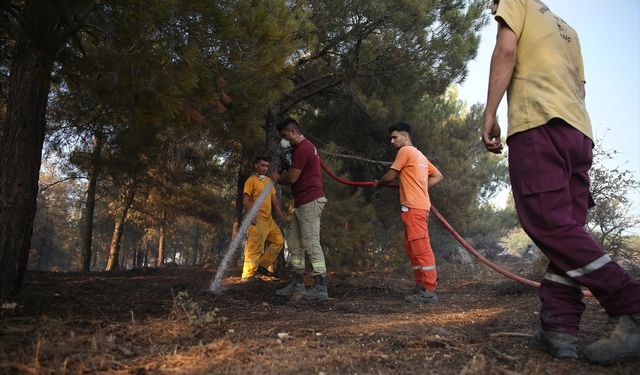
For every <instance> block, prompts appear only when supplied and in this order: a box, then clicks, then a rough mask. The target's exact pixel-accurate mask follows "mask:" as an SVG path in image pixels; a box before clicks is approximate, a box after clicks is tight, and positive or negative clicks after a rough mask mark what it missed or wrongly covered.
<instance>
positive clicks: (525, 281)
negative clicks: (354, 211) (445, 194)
mask: <svg viewBox="0 0 640 375" xmlns="http://www.w3.org/2000/svg"><path fill="white" fill-rule="evenodd" d="M320 165H321V166H322V169H324V171H325V172H327V174H328V175H329V176H330V177H331V178H333V179H334V180H336V181H338V182H340V183H341V184H344V185H350V186H373V184H374V183H373V182H371V181H359V182H358V181H349V180H347V179H344V178H342V177H340V176H338V175H336V174H335V173H333V172H332V171H331V170H330V169H329V167H328V166H327V165H326V164H325V162H324V161H323V160H322V159H320ZM387 186H389V187H396V188H397V187H398V185H387ZM431 212H433V214H434V215H435V217H437V218H438V220H440V222H441V223H442V225H444V227H445V228H446V229H447V230H448V231H449V232H450V233H451V234H452V235H453V237H455V239H456V240H458V242H459V243H460V244H461V245H462V246H463V247H464V248H465V249H466V250H467V251H468V252H469V253H471V254H472V255H473V256H475V257H476V258H477V259H478V260H479V261H480V262H482V263H484V264H486V265H487V266H488V267H489V268H491V269H492V270H494V271H496V272H498V273H500V274H502V275H504V276H506V277H508V278H510V279H512V280H515V281H517V282H519V283H521V284H524V285H529V286H533V287H536V288H539V287H540V283H538V282H536V281H533V280H529V279H527V278H524V277H522V276H518V275H516V274H514V273H513V272H511V271H508V270H506V269H504V268H502V267H500V266H499V265H497V264H495V263H493V262H492V261H490V260H489V259H487V258H485V257H484V256H483V255H482V254H480V252H478V250H476V249H474V248H473V247H472V246H471V245H469V244H468V243H467V241H465V240H464V238H462V236H461V235H460V234H459V233H458V232H456V230H455V229H454V228H453V227H452V226H451V224H449V222H447V220H446V219H445V218H444V216H442V214H441V213H440V211H438V209H436V207H435V206H433V205H431ZM583 293H584V295H585V296H586V297H589V296H591V295H592V294H591V292H590V291H588V290H584V291H583Z"/></svg>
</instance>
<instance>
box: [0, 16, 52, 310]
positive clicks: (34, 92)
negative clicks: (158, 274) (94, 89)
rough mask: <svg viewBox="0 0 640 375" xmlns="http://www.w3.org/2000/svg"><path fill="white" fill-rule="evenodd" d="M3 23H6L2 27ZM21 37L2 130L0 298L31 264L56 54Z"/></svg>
mask: <svg viewBox="0 0 640 375" xmlns="http://www.w3.org/2000/svg"><path fill="white" fill-rule="evenodd" d="M3 22H4V21H3ZM36 43H37V42H35V41H33V40H31V39H29V38H27V37H23V38H21V39H20V40H18V41H17V45H16V48H15V50H14V56H13V61H12V63H11V72H10V76H9V91H8V100H7V121H6V123H5V126H4V127H3V128H2V129H0V298H3V297H14V296H15V295H17V293H18V290H19V289H20V286H21V284H22V279H23V275H24V271H25V269H26V266H27V262H28V260H29V246H30V243H31V234H32V231H33V220H34V217H35V213H36V197H37V194H38V177H39V176H38V172H39V170H40V159H41V155H42V145H43V142H44V134H45V127H46V119H45V113H46V109H47V96H48V94H49V87H50V78H49V76H50V74H51V70H52V67H53V57H54V53H52V52H51V51H47V47H49V46H46V45H45V46H39V45H37V44H36Z"/></svg>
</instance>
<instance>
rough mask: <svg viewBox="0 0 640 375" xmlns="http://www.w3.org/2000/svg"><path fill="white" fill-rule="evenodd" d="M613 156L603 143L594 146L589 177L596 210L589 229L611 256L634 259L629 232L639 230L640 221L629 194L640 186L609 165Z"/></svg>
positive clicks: (621, 168) (621, 169)
mask: <svg viewBox="0 0 640 375" xmlns="http://www.w3.org/2000/svg"><path fill="white" fill-rule="evenodd" d="M614 154H615V151H611V150H606V149H604V147H603V144H602V140H599V141H596V142H595V147H594V163H593V167H592V168H591V170H590V171H589V175H590V177H591V195H592V197H593V200H594V201H595V203H596V206H595V207H594V208H592V209H591V210H590V212H589V216H588V219H587V220H588V222H587V228H588V229H589V231H590V232H591V233H592V234H593V236H594V237H595V238H596V240H597V241H598V242H599V243H600V245H601V246H602V247H603V248H604V249H605V250H606V251H607V252H608V253H609V254H611V255H612V256H614V257H618V256H631V257H633V256H634V254H636V255H637V252H636V251H634V249H633V248H632V247H630V246H629V245H628V238H627V231H629V230H631V229H633V228H637V226H638V224H640V218H638V217H637V216H634V215H633V214H632V213H631V200H630V198H629V194H630V193H631V192H633V191H638V189H640V182H639V181H637V180H636V179H635V177H634V175H633V172H631V171H629V170H628V169H624V166H617V167H614V168H610V167H608V166H607V165H606V164H607V162H608V161H610V160H612V159H613V155H614Z"/></svg>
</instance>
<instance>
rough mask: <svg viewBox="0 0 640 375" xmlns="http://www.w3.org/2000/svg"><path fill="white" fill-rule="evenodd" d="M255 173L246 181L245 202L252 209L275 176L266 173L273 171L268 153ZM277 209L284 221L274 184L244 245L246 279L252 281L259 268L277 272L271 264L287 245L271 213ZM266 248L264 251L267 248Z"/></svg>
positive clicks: (261, 159)
mask: <svg viewBox="0 0 640 375" xmlns="http://www.w3.org/2000/svg"><path fill="white" fill-rule="evenodd" d="M254 168H255V173H254V174H253V175H251V176H250V177H249V178H248V179H247V181H246V182H245V183H244V194H243V199H242V205H243V206H244V208H245V210H247V212H249V210H250V209H251V207H252V206H253V204H254V203H255V202H256V200H257V199H258V197H259V196H260V194H261V193H262V191H263V190H264V189H265V188H266V187H267V185H268V184H269V182H270V181H271V178H269V177H268V176H267V175H266V174H267V172H268V171H269V160H268V159H267V158H265V157H262V156H261V157H258V158H256V161H255V164H254ZM272 207H273V209H274V210H275V212H276V215H277V216H278V219H279V220H280V221H281V222H282V210H281V208H280V202H279V201H278V197H277V196H276V190H275V188H274V187H273V186H271V194H270V195H269V196H268V197H267V198H266V199H265V200H264V202H263V203H262V205H261V206H260V209H259V210H258V213H257V214H256V218H255V219H254V220H253V223H251V225H250V226H249V237H248V238H247V245H246V247H245V249H244V266H243V267H242V281H245V282H246V281H251V280H253V279H254V276H255V274H256V272H258V273H260V274H262V275H267V276H273V274H272V273H271V272H269V271H268V268H269V267H270V266H272V265H273V263H274V261H275V259H276V257H277V256H278V253H279V252H280V250H281V249H282V246H283V245H284V238H283V237H282V232H281V231H280V227H278V224H276V222H275V220H273V216H271V208H272ZM265 241H269V245H268V246H267V247H266V248H265V246H264V244H265ZM263 250H264V252H263Z"/></svg>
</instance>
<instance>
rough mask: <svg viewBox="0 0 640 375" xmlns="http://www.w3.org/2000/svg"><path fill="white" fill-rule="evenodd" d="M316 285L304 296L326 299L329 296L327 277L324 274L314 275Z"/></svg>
mask: <svg viewBox="0 0 640 375" xmlns="http://www.w3.org/2000/svg"><path fill="white" fill-rule="evenodd" d="M313 281H314V285H313V286H312V287H311V288H309V289H308V290H307V292H306V293H305V294H304V298H307V299H317V300H324V299H328V298H329V293H327V278H326V277H325V276H324V275H316V276H314V277H313Z"/></svg>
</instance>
